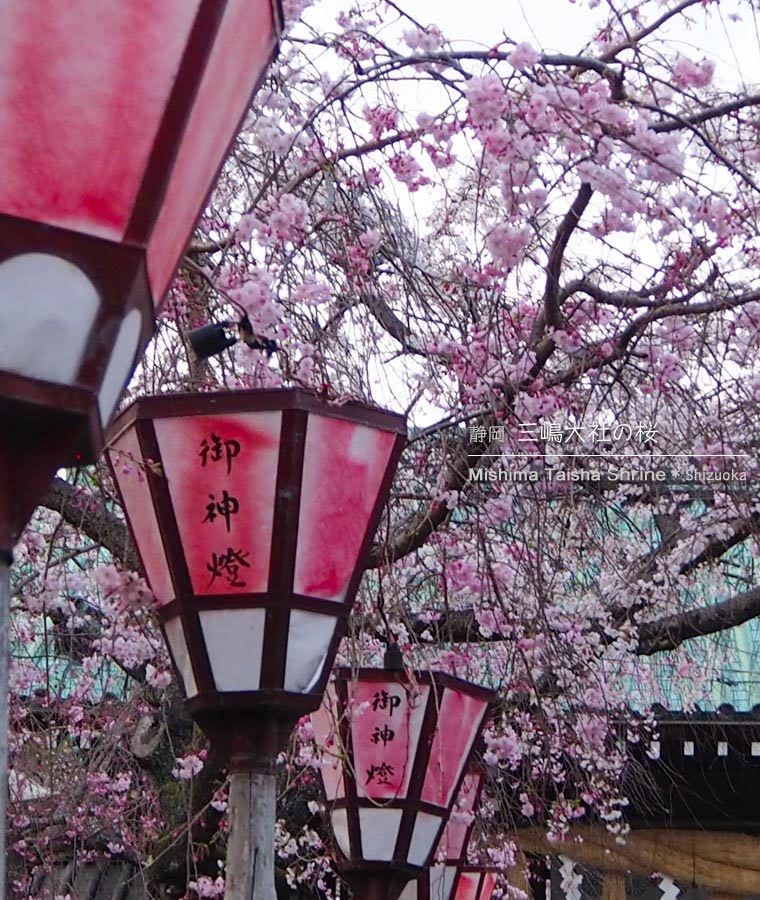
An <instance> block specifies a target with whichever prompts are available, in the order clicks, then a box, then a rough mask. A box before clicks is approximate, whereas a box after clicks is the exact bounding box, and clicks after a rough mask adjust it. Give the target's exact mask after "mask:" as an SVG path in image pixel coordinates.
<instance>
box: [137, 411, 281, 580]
mask: <svg viewBox="0 0 760 900" xmlns="http://www.w3.org/2000/svg"><path fill="white" fill-rule="evenodd" d="M281 423H282V414H281V413H280V412H257V413H237V414H232V415H218V416H198V417H193V418H173V419H163V420H158V421H156V423H155V428H156V437H157V438H158V441H159V444H160V446H161V452H162V458H163V459H164V461H165V464H164V465H165V470H166V477H167V479H168V482H169V491H170V493H171V495H172V503H173V505H174V510H175V513H176V517H177V526H178V528H179V530H180V536H181V538H182V542H183V544H184V547H185V552H186V561H187V567H188V571H189V574H190V578H191V580H192V584H193V591H194V593H196V594H198V595H203V594H245V593H257V592H263V591H266V590H267V588H268V583H269V563H270V558H271V541H272V528H273V517H274V505H275V490H276V484H277V463H278V458H279V440H280V428H281ZM165 448H166V449H165ZM199 526H201V527H199Z"/></svg>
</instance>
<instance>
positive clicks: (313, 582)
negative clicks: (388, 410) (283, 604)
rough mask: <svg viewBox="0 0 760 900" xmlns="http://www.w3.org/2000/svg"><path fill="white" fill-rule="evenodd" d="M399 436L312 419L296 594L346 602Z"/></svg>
mask: <svg viewBox="0 0 760 900" xmlns="http://www.w3.org/2000/svg"><path fill="white" fill-rule="evenodd" d="M395 439H396V435H395V434H392V433H390V432H387V431H378V430H377V429H373V428H367V427H366V426H364V425H356V424H354V423H353V422H347V421H345V420H343V419H331V418H328V417H327V416H317V415H311V416H309V424H308V427H307V431H306V445H305V451H304V467H303V469H304V474H303V483H302V487H301V510H300V515H299V520H298V550H297V553H296V569H295V580H294V590H295V591H296V592H297V593H299V594H308V595H310V596H312V597H319V598H321V599H323V600H335V601H338V602H339V601H342V600H343V597H344V596H345V593H346V588H347V587H348V582H349V580H350V578H351V575H352V574H353V572H354V567H355V566H356V561H357V558H358V556H359V549H360V547H361V543H362V540H363V539H364V535H365V533H366V531H367V526H368V524H369V520H370V517H371V515H372V511H373V509H374V506H375V503H376V502H377V495H378V493H379V491H380V485H381V483H382V480H383V477H384V475H385V471H386V468H387V466H388V460H389V458H390V455H391V452H392V451H393V446H394V443H395Z"/></svg>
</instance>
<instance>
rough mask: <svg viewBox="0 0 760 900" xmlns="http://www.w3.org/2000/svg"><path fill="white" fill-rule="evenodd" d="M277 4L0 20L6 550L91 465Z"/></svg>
mask: <svg viewBox="0 0 760 900" xmlns="http://www.w3.org/2000/svg"><path fill="white" fill-rule="evenodd" d="M280 23H281V12H280V7H279V0H129V2H111V3H108V2H105V3H104V2H103V0H65V2H54V0H42V2H36V3H29V2H27V0H18V2H13V0H10V2H6V3H3V4H2V8H1V9H0V83H1V84H2V86H3V90H2V91H0V171H2V178H0V418H2V421H3V434H2V436H1V437H0V460H2V463H3V465H4V471H3V478H4V479H5V480H6V481H7V483H8V484H7V486H6V488H5V491H4V492H2V493H0V549H2V550H4V551H6V552H7V553H9V552H10V550H11V548H12V546H13V544H14V543H15V540H16V539H17V537H18V534H19V533H20V531H21V529H22V527H23V526H24V525H25V523H26V521H27V520H28V518H29V516H30V515H31V512H32V510H33V509H34V507H35V505H36V504H37V503H38V502H39V499H40V497H41V495H42V493H44V490H45V487H46V485H47V482H48V480H49V478H50V477H51V475H52V474H53V472H54V471H55V469H56V468H57V467H58V466H60V465H63V464H65V463H66V462H67V461H69V462H70V461H74V460H75V461H79V462H90V461H93V460H94V459H95V458H96V456H97V454H98V453H99V452H100V448H101V445H102V435H101V422H102V423H103V424H106V423H107V421H108V420H109V419H110V417H111V415H112V413H113V411H114V409H115V406H116V403H117V401H118V398H119V396H120V394H121V392H122V391H123V389H124V385H125V384H126V382H127V380H128V378H129V376H130V375H131V373H132V371H133V369H134V366H135V364H136V361H137V359H138V355H139V353H140V351H141V349H142V348H143V347H144V345H145V343H146V342H147V340H148V338H149V337H150V335H151V334H152V332H153V327H154V326H153V317H154V308H155V306H156V305H157V303H158V302H159V301H160V300H161V298H162V297H163V295H164V294H165V292H166V290H167V288H168V285H169V283H170V281H171V278H172V276H173V274H174V271H175V269H176V266H177V264H178V261H179V259H180V257H181V255H182V252H183V251H184V248H185V246H186V244H187V241H188V238H189V236H190V233H191V230H192V228H193V225H194V224H195V221H196V219H197V217H198V214H199V213H200V211H201V209H202V208H203V205H204V203H205V201H206V198H207V196H208V194H209V191H210V189H211V186H212V184H213V182H214V180H215V178H216V176H217V174H218V172H219V169H220V167H221V165H222V163H223V161H224V158H225V156H226V154H227V151H228V148H229V146H230V143H231V141H232V139H233V137H234V135H235V132H236V130H237V128H238V126H239V124H240V121H241V118H242V117H243V115H244V114H245V112H246V110H247V109H248V106H249V103H250V100H251V94H252V92H253V91H254V89H255V88H256V86H257V85H258V83H259V82H260V81H261V79H262V77H263V74H264V72H265V70H266V67H267V65H268V64H269V63H270V62H271V60H272V59H273V57H274V55H275V53H276V50H277V40H278V34H279V32H280V29H281V24H280Z"/></svg>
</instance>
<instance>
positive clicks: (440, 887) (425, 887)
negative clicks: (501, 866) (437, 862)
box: [400, 866, 499, 900]
mask: <svg viewBox="0 0 760 900" xmlns="http://www.w3.org/2000/svg"><path fill="white" fill-rule="evenodd" d="M498 875H499V872H498V870H497V869H491V868H488V867H486V866H432V867H431V868H430V869H429V870H428V871H427V872H425V874H424V875H422V876H420V878H418V879H417V880H416V881H413V882H410V883H409V884H408V885H407V886H406V887H405V888H404V891H403V893H402V894H401V898H400V900H490V898H491V894H493V891H494V888H495V887H496V879H497V878H498Z"/></svg>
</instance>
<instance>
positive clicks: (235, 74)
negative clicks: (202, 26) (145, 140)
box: [148, 0, 279, 297]
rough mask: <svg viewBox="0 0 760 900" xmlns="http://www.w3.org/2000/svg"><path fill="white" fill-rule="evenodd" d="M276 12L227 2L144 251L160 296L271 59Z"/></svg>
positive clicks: (238, 0) (244, 0)
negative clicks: (158, 211) (146, 252)
mask: <svg viewBox="0 0 760 900" xmlns="http://www.w3.org/2000/svg"><path fill="white" fill-rule="evenodd" d="M277 21H279V8H278V7H277V5H270V3H268V2H266V3H264V2H261V0H258V2H252V0H228V2H227V5H226V10H225V14H224V20H223V21H222V24H221V27H220V28H219V31H218V34H217V37H216V40H215V42H214V46H213V50H212V51H211V54H210V56H209V59H208V63H207V65H206V71H205V73H204V76H203V81H202V82H201V85H200V88H199V90H198V96H197V99H196V101H195V105H194V106H193V110H192V112H191V114H190V117H189V120H188V123H187V127H186V133H185V140H184V141H183V142H182V146H181V147H180V149H179V153H178V154H177V159H176V162H175V163H174V168H173V171H172V175H171V179H170V180H169V185H168V188H167V191H166V199H165V200H164V204H163V207H162V209H161V212H160V214H159V216H158V219H157V221H156V224H155V227H154V228H153V232H152V237H151V240H150V245H149V247H148V276H149V279H150V285H151V288H152V291H153V295H154V296H155V297H162V296H163V295H164V294H165V293H166V290H167V288H168V287H169V282H170V281H171V277H172V275H173V274H174V269H175V268H176V265H177V260H178V259H179V257H180V256H181V255H182V252H183V250H184V249H185V244H186V243H187V238H188V228H187V224H186V223H187V222H191V223H192V222H194V221H195V219H196V218H197V217H198V213H199V212H200V210H201V209H202V208H203V205H204V202H205V199H206V197H207V196H208V193H209V191H210V189H211V187H212V185H213V182H214V180H215V179H216V174H217V172H218V171H219V167H220V166H221V165H222V162H223V161H224V158H225V156H226V155H227V150H228V148H229V143H230V138H231V136H234V134H235V133H236V132H237V130H238V125H239V123H240V120H241V118H242V117H243V115H244V114H245V112H246V110H247V109H248V105H249V103H250V99H251V92H252V91H253V89H254V86H256V87H257V86H258V85H259V83H260V82H261V79H262V77H263V75H264V73H265V71H266V68H267V66H268V65H269V63H270V62H271V60H272V57H273V55H274V49H275V44H274V41H275V35H276V32H277V30H278V27H279V26H278V25H277V24H276V22H277Z"/></svg>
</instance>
